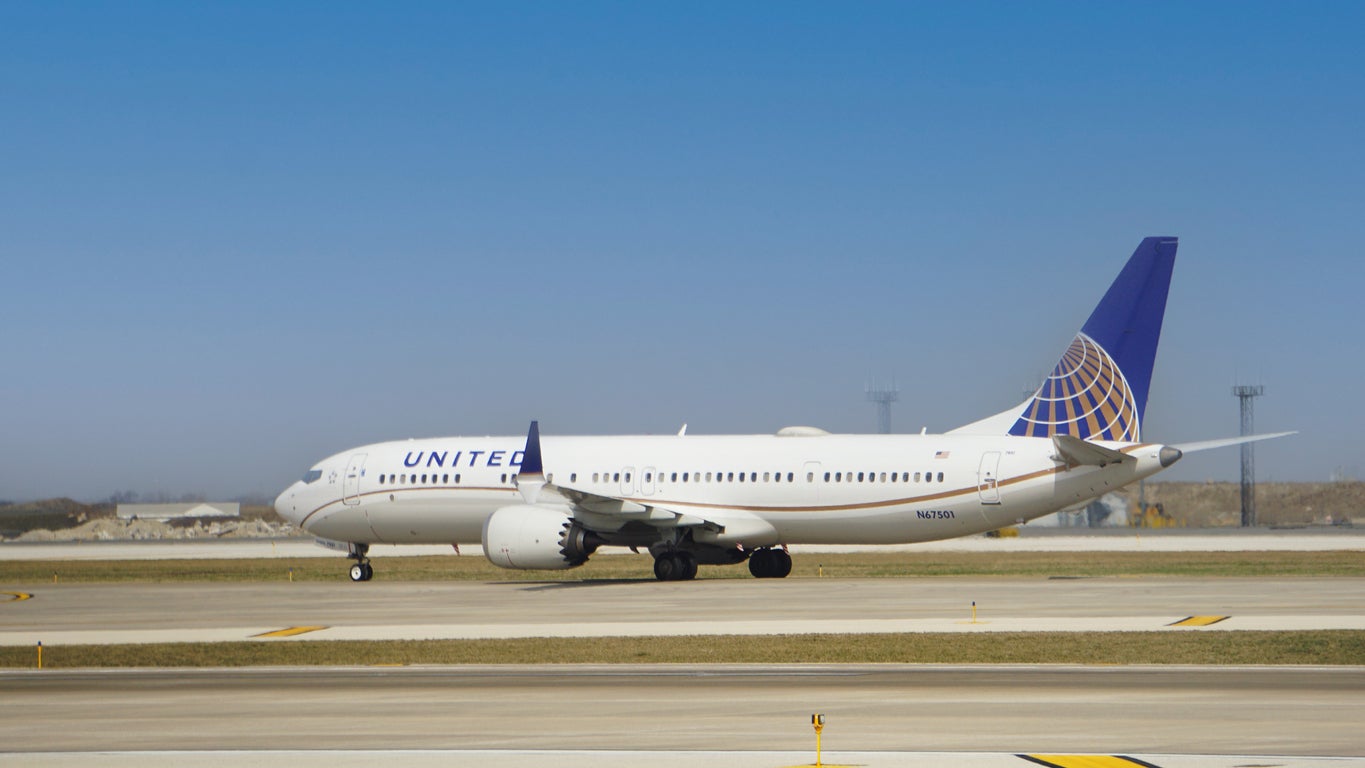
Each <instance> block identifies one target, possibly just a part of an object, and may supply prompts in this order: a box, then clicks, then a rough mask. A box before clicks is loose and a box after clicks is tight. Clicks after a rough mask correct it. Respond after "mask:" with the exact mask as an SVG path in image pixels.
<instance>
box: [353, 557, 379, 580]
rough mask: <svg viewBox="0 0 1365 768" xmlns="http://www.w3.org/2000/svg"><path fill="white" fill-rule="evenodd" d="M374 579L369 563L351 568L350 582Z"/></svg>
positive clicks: (358, 564)
mask: <svg viewBox="0 0 1365 768" xmlns="http://www.w3.org/2000/svg"><path fill="white" fill-rule="evenodd" d="M373 578H374V567H373V566H371V565H370V564H369V562H368V561H367V562H363V563H356V564H355V565H353V566H351V581H369V580H370V579H373Z"/></svg>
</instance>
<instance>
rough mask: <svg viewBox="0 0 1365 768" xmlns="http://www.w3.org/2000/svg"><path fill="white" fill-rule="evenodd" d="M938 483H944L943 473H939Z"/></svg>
mask: <svg viewBox="0 0 1365 768" xmlns="http://www.w3.org/2000/svg"><path fill="white" fill-rule="evenodd" d="M938 481H939V482H940V483H941V482H943V473H942V472H940V473H938Z"/></svg>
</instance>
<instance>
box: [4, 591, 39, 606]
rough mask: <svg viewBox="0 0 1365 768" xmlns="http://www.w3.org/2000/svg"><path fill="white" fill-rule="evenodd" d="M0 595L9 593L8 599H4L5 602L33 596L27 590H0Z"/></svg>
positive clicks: (13, 601)
mask: <svg viewBox="0 0 1365 768" xmlns="http://www.w3.org/2000/svg"><path fill="white" fill-rule="evenodd" d="M0 595H10V599H8V600H6V601H5V602H7V603H17V602H19V601H20V600H28V599H29V598H31V597H33V595H30V594H29V593H27V592H0Z"/></svg>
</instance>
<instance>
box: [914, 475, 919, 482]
mask: <svg viewBox="0 0 1365 768" xmlns="http://www.w3.org/2000/svg"><path fill="white" fill-rule="evenodd" d="M915 482H917V483H918V482H919V473H918V472H916V473H915Z"/></svg>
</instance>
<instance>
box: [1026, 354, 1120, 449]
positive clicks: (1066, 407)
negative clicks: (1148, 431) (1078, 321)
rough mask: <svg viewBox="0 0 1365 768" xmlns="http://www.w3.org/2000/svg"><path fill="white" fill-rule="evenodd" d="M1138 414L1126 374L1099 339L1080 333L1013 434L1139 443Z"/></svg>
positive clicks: (1029, 406) (1031, 402)
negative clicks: (1063, 436)
mask: <svg viewBox="0 0 1365 768" xmlns="http://www.w3.org/2000/svg"><path fill="white" fill-rule="evenodd" d="M1137 414H1138V410H1137V404H1136V402H1135V401H1134V398H1133V391H1132V389H1131V388H1130V387H1129V386H1128V380H1127V379H1126V378H1124V376H1123V371H1121V370H1119V367H1118V365H1117V364H1116V363H1115V362H1114V359H1113V358H1112V357H1110V356H1109V353H1107V352H1105V351H1104V348H1103V347H1101V346H1100V345H1099V344H1097V343H1095V340H1094V339H1091V338H1090V337H1089V336H1086V335H1085V334H1083V333H1078V334H1076V338H1075V339H1074V340H1073V341H1072V342H1071V346H1070V347H1068V348H1067V350H1066V354H1064V355H1062V359H1061V360H1060V361H1059V362H1058V363H1057V367H1056V368H1054V369H1053V371H1052V374H1051V375H1050V376H1048V377H1047V381H1044V382H1043V386H1041V387H1039V389H1038V392H1037V394H1035V395H1034V396H1033V400H1031V401H1029V404H1028V405H1027V406H1026V407H1025V408H1024V412H1023V413H1022V414H1020V416H1019V420H1018V421H1017V422H1015V424H1014V426H1013V427H1012V428H1011V429H1010V434H1011V435H1019V436H1023V437H1051V436H1053V435H1057V434H1062V435H1072V436H1074V437H1079V438H1081V439H1082V440H1113V441H1115V442H1126V443H1135V442H1138V441H1139V440H1140V439H1141V438H1140V437H1139V434H1140V430H1139V425H1138V415H1137Z"/></svg>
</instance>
